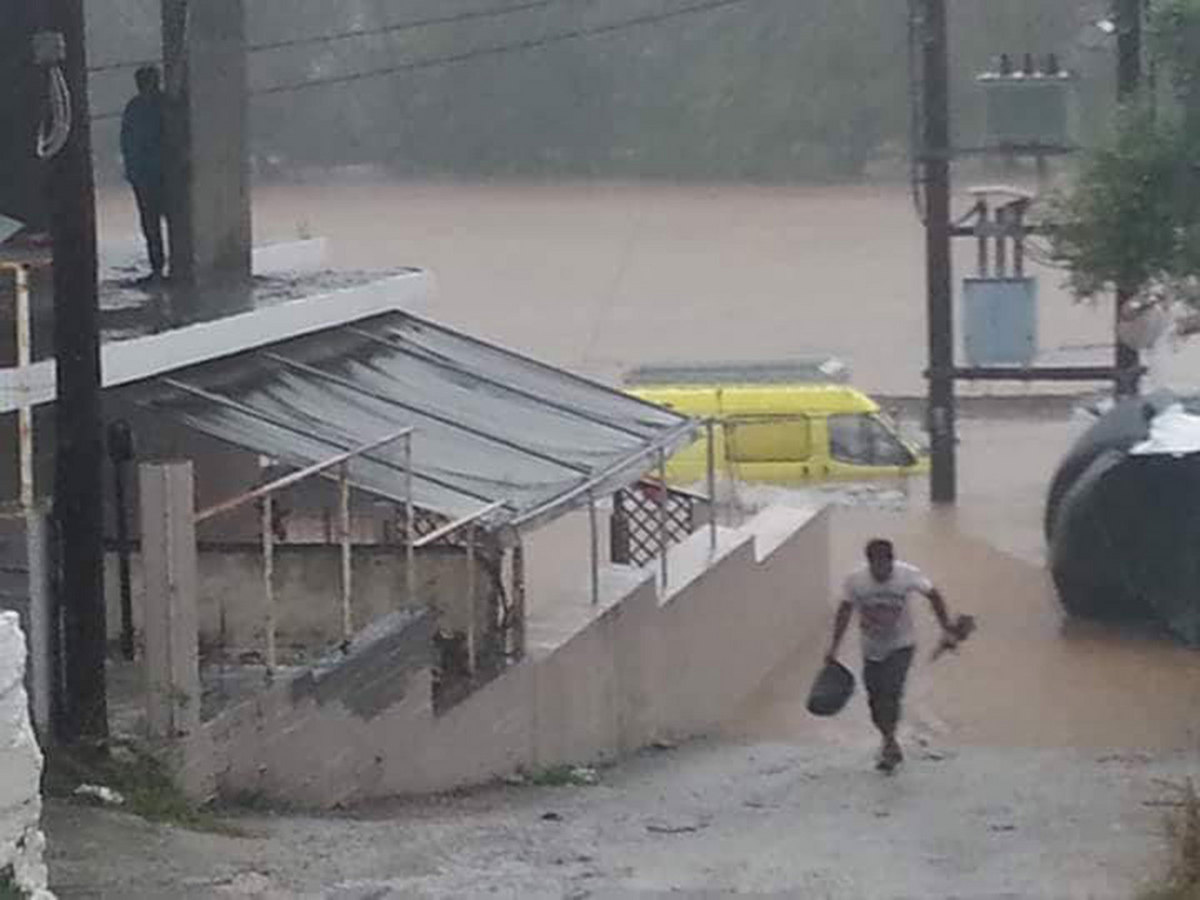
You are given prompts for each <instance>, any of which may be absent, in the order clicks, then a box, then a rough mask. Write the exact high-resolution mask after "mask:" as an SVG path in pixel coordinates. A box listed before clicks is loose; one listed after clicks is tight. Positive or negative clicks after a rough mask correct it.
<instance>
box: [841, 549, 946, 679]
mask: <svg viewBox="0 0 1200 900" xmlns="http://www.w3.org/2000/svg"><path fill="white" fill-rule="evenodd" d="M845 590H846V593H845V601H846V602H847V603H849V604H851V605H853V607H854V608H855V610H856V611H857V612H858V624H859V630H860V632H861V634H862V652H863V657H864V658H865V659H868V660H871V661H872V662H876V661H878V660H881V659H884V658H885V657H887V656H888V655H890V654H891V653H894V652H895V651H897V650H903V649H904V648H905V647H912V646H914V645H915V644H916V643H917V635H916V629H915V628H914V627H913V617H912V611H911V610H910V609H909V608H908V598H909V596H910V595H912V594H914V593H919V594H928V593H929V592H930V591H931V590H933V582H932V581H930V580H929V579H928V578H926V577H925V575H924V574H923V573H922V572H921V570H920V569H918V568H917V567H916V566H910V565H909V564H908V563H902V562H897V563H895V564H894V566H893V568H892V576H891V577H890V578H889V579H888V580H887V581H876V580H875V576H873V575H872V574H871V569H870V567H869V566H863V567H862V568H861V569H859V570H858V571H857V572H855V573H853V574H852V575H851V576H850V577H849V578H847V579H846V589H845Z"/></svg>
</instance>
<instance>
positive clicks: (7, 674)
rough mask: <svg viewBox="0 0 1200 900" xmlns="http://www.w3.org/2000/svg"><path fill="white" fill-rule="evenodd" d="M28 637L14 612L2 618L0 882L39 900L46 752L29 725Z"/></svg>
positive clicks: (42, 893) (0, 615) (42, 879)
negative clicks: (7, 877) (6, 877)
mask: <svg viewBox="0 0 1200 900" xmlns="http://www.w3.org/2000/svg"><path fill="white" fill-rule="evenodd" d="M25 658H26V655H25V636H24V635H23V634H22V633H21V626H20V620H19V617H18V616H17V614H16V613H14V612H0V876H2V875H3V874H4V873H5V872H6V871H11V873H12V876H13V880H14V881H15V882H16V884H17V886H18V887H19V888H21V889H22V890H24V891H25V892H26V893H27V894H29V895H30V896H32V897H35V898H38V900H45V898H49V897H50V896H51V895H50V894H49V892H47V891H46V890H45V888H46V878H47V873H46V865H45V863H44V861H43V852H44V850H45V846H46V840H45V837H44V836H43V835H42V831H41V816H42V798H41V794H40V790H41V778H42V751H41V749H40V748H39V747H38V743H37V738H36V737H35V736H34V733H33V726H32V725H31V723H30V721H29V702H28V698H27V696H26V693H25Z"/></svg>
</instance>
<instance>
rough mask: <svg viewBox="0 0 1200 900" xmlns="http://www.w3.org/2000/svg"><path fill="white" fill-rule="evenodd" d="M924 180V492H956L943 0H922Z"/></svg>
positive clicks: (951, 496) (937, 497)
mask: <svg viewBox="0 0 1200 900" xmlns="http://www.w3.org/2000/svg"><path fill="white" fill-rule="evenodd" d="M922 9H923V12H924V15H923V22H922V28H923V32H922V37H923V71H924V79H923V81H924V102H923V106H924V110H925V123H924V129H923V143H924V147H923V148H922V157H923V159H924V170H925V185H926V209H927V214H926V223H925V260H926V272H927V291H928V296H927V324H928V330H929V431H930V438H931V440H930V461H931V464H932V466H931V476H930V496H931V499H932V500H933V502H934V503H953V502H954V501H955V498H956V494H957V474H956V471H955V470H956V459H955V457H956V447H955V442H956V438H955V424H954V418H955V415H954V306H953V300H954V294H953V287H952V270H951V256H950V152H951V147H950V89H949V85H950V73H949V49H948V36H947V26H946V0H922Z"/></svg>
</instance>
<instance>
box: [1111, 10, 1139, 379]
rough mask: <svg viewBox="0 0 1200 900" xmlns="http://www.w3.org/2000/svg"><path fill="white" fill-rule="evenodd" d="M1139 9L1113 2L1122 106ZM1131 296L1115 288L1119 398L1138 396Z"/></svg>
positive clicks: (1131, 90)
mask: <svg viewBox="0 0 1200 900" xmlns="http://www.w3.org/2000/svg"><path fill="white" fill-rule="evenodd" d="M1142 6H1143V0H1116V10H1115V12H1116V25H1117V100H1118V102H1119V103H1121V104H1122V105H1124V104H1127V103H1132V102H1135V101H1136V100H1137V95H1138V93H1139V91H1140V90H1141V86H1142V12H1143V9H1142ZM1131 297H1132V292H1131V291H1129V290H1128V289H1127V288H1126V287H1124V286H1120V285H1118V287H1117V292H1116V303H1115V306H1116V310H1115V312H1114V316H1113V327H1114V330H1115V335H1114V342H1115V344H1116V348H1117V350H1116V360H1115V362H1116V367H1117V377H1116V383H1115V389H1116V393H1117V395H1118V396H1122V395H1135V394H1137V393H1138V389H1139V382H1140V378H1139V376H1138V374H1137V370H1138V367H1139V365H1140V362H1141V361H1140V359H1139V357H1138V352H1137V350H1135V349H1133V348H1132V347H1128V346H1126V345H1125V344H1124V343H1122V342H1121V339H1120V337H1119V326H1120V323H1121V311H1122V310H1123V309H1124V307H1125V304H1126V302H1127V301H1129V300H1130V298H1131Z"/></svg>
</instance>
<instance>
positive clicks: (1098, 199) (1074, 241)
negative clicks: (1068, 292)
mask: <svg viewBox="0 0 1200 900" xmlns="http://www.w3.org/2000/svg"><path fill="white" fill-rule="evenodd" d="M1198 149H1200V145H1198V144H1197V141H1196V140H1195V138H1194V137H1193V136H1190V135H1189V134H1188V133H1187V132H1186V131H1185V130H1184V129H1182V128H1181V127H1179V126H1178V125H1177V124H1173V123H1171V122H1164V121H1163V120H1161V119H1157V120H1156V119H1155V118H1153V117H1152V116H1150V115H1149V114H1148V113H1146V112H1144V111H1135V112H1130V113H1127V114H1126V116H1125V117H1124V118H1123V119H1122V121H1121V122H1120V124H1119V126H1118V129H1117V135H1116V138H1115V139H1114V141H1113V142H1112V144H1111V145H1110V146H1108V147H1105V148H1103V149H1102V150H1099V151H1097V152H1096V153H1094V154H1093V155H1092V157H1091V159H1090V160H1089V161H1088V162H1087V164H1086V166H1085V167H1084V170H1083V172H1082V174H1081V176H1080V179H1079V182H1078V184H1077V185H1076V187H1075V189H1074V191H1073V192H1072V193H1071V194H1070V195H1068V196H1065V197H1062V198H1059V200H1058V201H1057V203H1056V207H1055V212H1056V214H1055V219H1056V222H1057V225H1056V231H1055V235H1054V246H1055V255H1056V257H1057V258H1058V259H1059V260H1060V261H1062V262H1064V263H1066V264H1067V265H1068V266H1069V267H1070V269H1071V285H1072V287H1073V289H1074V291H1075V293H1076V294H1077V295H1078V296H1080V297H1091V296H1093V295H1095V294H1097V293H1099V292H1100V291H1102V290H1106V289H1110V288H1116V287H1124V288H1126V289H1129V290H1131V291H1140V290H1144V289H1146V288H1148V287H1150V286H1152V285H1155V284H1161V285H1170V284H1172V283H1176V282H1178V281H1180V280H1186V279H1188V278H1190V277H1192V276H1195V275H1196V274H1200V218H1198V216H1197V213H1198V212H1200V206H1198V204H1197V198H1196V196H1195V187H1196V172H1195V170H1194V168H1193V167H1192V166H1191V164H1190V161H1191V160H1194V159H1197V158H1198V157H1197V156H1196V151H1197V150H1198Z"/></svg>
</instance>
